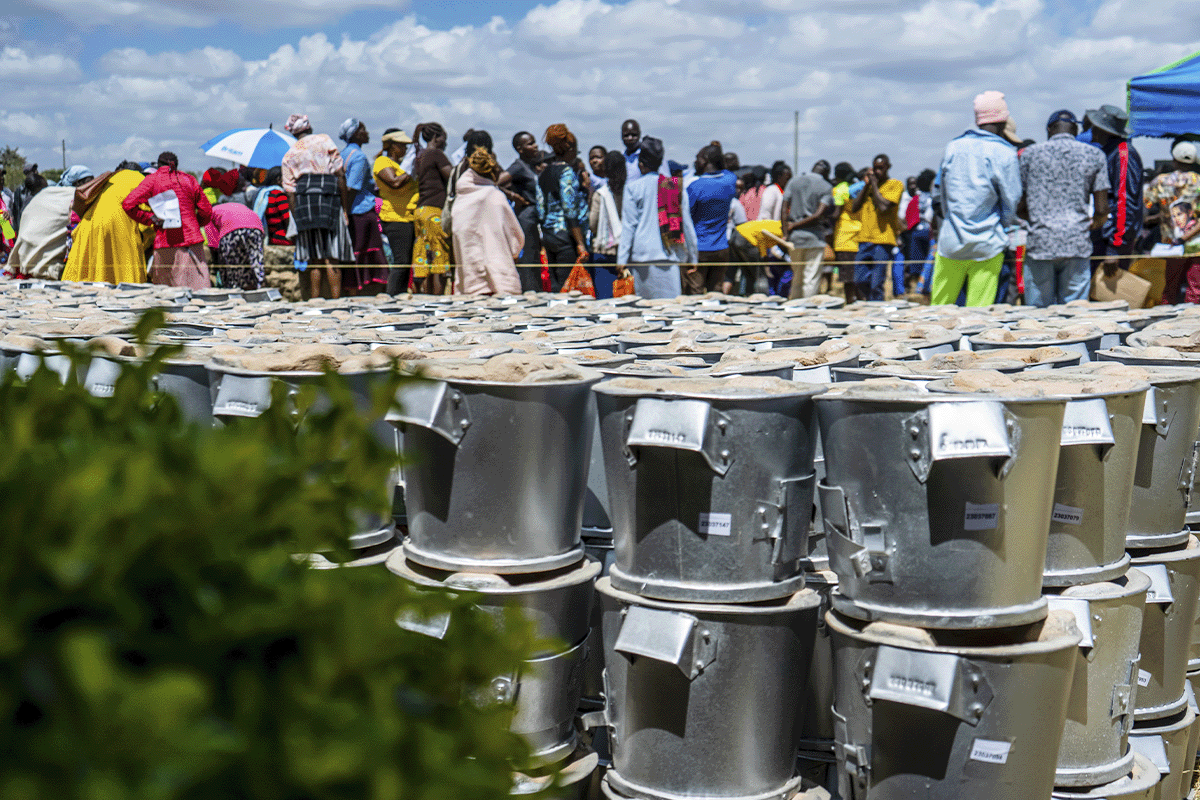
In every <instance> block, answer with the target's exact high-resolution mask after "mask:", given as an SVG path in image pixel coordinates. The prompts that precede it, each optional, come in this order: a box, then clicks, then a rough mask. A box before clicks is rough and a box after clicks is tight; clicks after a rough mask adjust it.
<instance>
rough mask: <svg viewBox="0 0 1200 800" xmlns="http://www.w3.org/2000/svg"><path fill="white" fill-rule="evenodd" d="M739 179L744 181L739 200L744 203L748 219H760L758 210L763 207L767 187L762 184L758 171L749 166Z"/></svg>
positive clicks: (743, 207) (743, 208) (743, 206)
mask: <svg viewBox="0 0 1200 800" xmlns="http://www.w3.org/2000/svg"><path fill="white" fill-rule="evenodd" d="M738 180H740V181H741V182H742V190H741V192H739V193H738V202H740V203H741V204H742V210H743V211H745V212H746V219H747V220H748V221H754V222H756V221H758V212H759V210H760V209H761V208H762V196H763V192H764V191H765V190H766V188H767V187H765V186H763V185H762V180H761V179H760V178H759V177H758V173H756V172H755V171H754V169H753V168H751V167H747V168H746V170H745V171H744V172H743V173H742V175H741V177H739V178H738Z"/></svg>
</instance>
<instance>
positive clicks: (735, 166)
mask: <svg viewBox="0 0 1200 800" xmlns="http://www.w3.org/2000/svg"><path fill="white" fill-rule="evenodd" d="M741 168H742V162H741V160H740V159H739V158H738V154H737V153H730V152H729V151H726V152H725V169H727V170H729V171H730V172H737V171H738V170H739V169H741Z"/></svg>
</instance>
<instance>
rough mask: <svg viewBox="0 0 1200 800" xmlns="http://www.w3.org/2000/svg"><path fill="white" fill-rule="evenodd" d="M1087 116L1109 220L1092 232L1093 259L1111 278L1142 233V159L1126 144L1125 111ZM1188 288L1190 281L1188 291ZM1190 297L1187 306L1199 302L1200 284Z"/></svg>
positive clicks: (1110, 109)
mask: <svg viewBox="0 0 1200 800" xmlns="http://www.w3.org/2000/svg"><path fill="white" fill-rule="evenodd" d="M1088 114H1089V115H1090V117H1091V120H1092V141H1093V142H1094V143H1095V144H1096V146H1097V147H1099V148H1100V150H1101V151H1102V152H1103V153H1104V159H1105V163H1106V166H1107V169H1108V185H1109V190H1108V216H1107V217H1106V218H1105V220H1104V224H1103V225H1102V226H1101V227H1100V228H1099V229H1098V230H1093V231H1092V246H1093V248H1092V255H1093V256H1095V257H1096V258H1099V259H1101V265H1102V267H1103V269H1104V272H1105V274H1107V275H1113V274H1115V273H1116V271H1117V267H1119V266H1120V259H1121V258H1122V257H1124V256H1128V255H1131V254H1132V253H1133V245H1134V243H1135V242H1136V241H1137V237H1138V236H1139V235H1140V234H1141V232H1142V221H1143V217H1144V216H1145V205H1144V204H1143V201H1142V194H1143V172H1142V156H1141V154H1140V153H1138V151H1137V150H1136V149H1135V148H1134V146H1133V145H1132V144H1130V143H1129V134H1128V132H1127V131H1126V126H1127V125H1128V123H1129V116H1128V115H1127V114H1126V113H1125V112H1124V110H1122V109H1120V108H1117V107H1116V106H1100V108H1099V109H1098V110H1096V111H1089V112H1088ZM1126 266H1128V262H1126ZM1197 277H1198V279H1200V276H1197ZM1190 284H1191V281H1190V280H1189V287H1190ZM1176 285H1177V286H1178V283H1177V284H1176ZM1189 294H1191V296H1192V297H1194V298H1195V300H1189V301H1188V302H1196V301H1197V300H1200V283H1197V286H1196V287H1195V288H1189Z"/></svg>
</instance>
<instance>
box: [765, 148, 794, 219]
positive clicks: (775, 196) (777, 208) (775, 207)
mask: <svg viewBox="0 0 1200 800" xmlns="http://www.w3.org/2000/svg"><path fill="white" fill-rule="evenodd" d="M791 179H792V169H791V167H789V166H788V165H787V164H785V163H784V162H782V161H776V162H775V163H774V164H772V165H771V185H770V186H768V187H766V188H765V189H763V192H762V196H761V198H760V200H759V206H758V218H759V219H760V220H762V219H766V220H771V221H773V222H779V221H782V219H783V216H782V215H783V188H784V187H785V186H787V185H788V181H790V180H791Z"/></svg>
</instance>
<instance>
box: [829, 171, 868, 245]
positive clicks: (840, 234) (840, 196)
mask: <svg viewBox="0 0 1200 800" xmlns="http://www.w3.org/2000/svg"><path fill="white" fill-rule="evenodd" d="M833 204H834V205H835V206H838V207H839V208H841V209H842V213H841V215H840V216H839V217H838V220H837V227H836V228H835V229H834V232H833V249H834V250H836V251H837V252H839V253H845V252H850V253H857V252H858V231H859V229H860V228H862V220H861V219H860V216H861V215H860V214H855V213H854V201H853V200H852V199H851V198H850V184H848V183H846V182H844V181H843V182H842V183H839V184H838V185H837V186H835V187H833Z"/></svg>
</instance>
